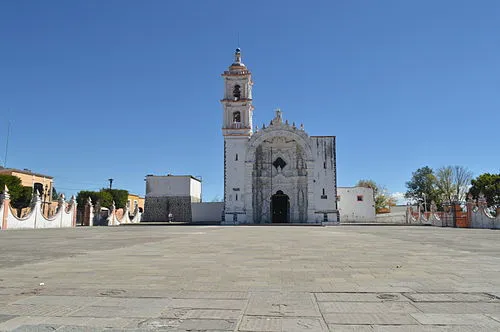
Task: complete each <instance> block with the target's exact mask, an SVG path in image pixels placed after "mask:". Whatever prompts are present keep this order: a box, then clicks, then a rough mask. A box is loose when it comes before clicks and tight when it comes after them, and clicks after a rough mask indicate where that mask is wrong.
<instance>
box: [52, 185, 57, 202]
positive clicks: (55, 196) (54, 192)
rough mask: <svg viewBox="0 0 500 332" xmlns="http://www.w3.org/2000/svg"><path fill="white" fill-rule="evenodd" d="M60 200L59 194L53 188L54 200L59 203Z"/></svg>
mask: <svg viewBox="0 0 500 332" xmlns="http://www.w3.org/2000/svg"><path fill="white" fill-rule="evenodd" d="M58 199H59V194H58V193H57V190H56V188H55V187H52V200H53V201H57V200H58Z"/></svg>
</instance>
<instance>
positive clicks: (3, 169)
mask: <svg viewBox="0 0 500 332" xmlns="http://www.w3.org/2000/svg"><path fill="white" fill-rule="evenodd" d="M11 172H16V173H21V174H27V175H34V176H39V177H42V178H47V179H53V178H54V177H52V176H49V175H45V174H41V173H34V172H32V171H30V170H29V169H17V168H3V167H1V166H0V174H2V173H11Z"/></svg>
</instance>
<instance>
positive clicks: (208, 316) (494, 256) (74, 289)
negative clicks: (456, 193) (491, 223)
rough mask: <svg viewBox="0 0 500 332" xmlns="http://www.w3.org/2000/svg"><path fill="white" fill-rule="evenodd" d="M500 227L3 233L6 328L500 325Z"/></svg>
mask: <svg viewBox="0 0 500 332" xmlns="http://www.w3.org/2000/svg"><path fill="white" fill-rule="evenodd" d="M498 236H499V233H498V232H497V231H495V230H485V229H456V228H437V227H423V226H408V227H396V226H333V227H321V226H295V227H293V226H144V225H140V226H119V227H93V228H83V227H77V228H66V229H43V230H13V231H5V232H1V233H0V252H1V253H2V254H1V255H0V331H54V330H56V331H102V330H115V331H155V330H160V331H329V330H330V331H499V330H500V245H499V242H498Z"/></svg>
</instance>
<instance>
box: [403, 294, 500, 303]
mask: <svg viewBox="0 0 500 332" xmlns="http://www.w3.org/2000/svg"><path fill="white" fill-rule="evenodd" d="M405 296H406V297H408V298H409V299H411V300H412V301H414V302H500V301H499V300H498V299H497V298H495V297H492V296H491V295H489V294H477V293H406V294H405Z"/></svg>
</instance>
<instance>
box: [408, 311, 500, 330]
mask: <svg viewBox="0 0 500 332" xmlns="http://www.w3.org/2000/svg"><path fill="white" fill-rule="evenodd" d="M411 315H412V317H413V318H415V319H416V320H417V321H418V322H419V323H420V324H424V325H476V326H483V327H495V328H498V329H499V330H500V322H498V321H495V320H494V319H492V318H490V317H488V316H486V315H482V314H439V313H434V314H426V313H414V314H411Z"/></svg>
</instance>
